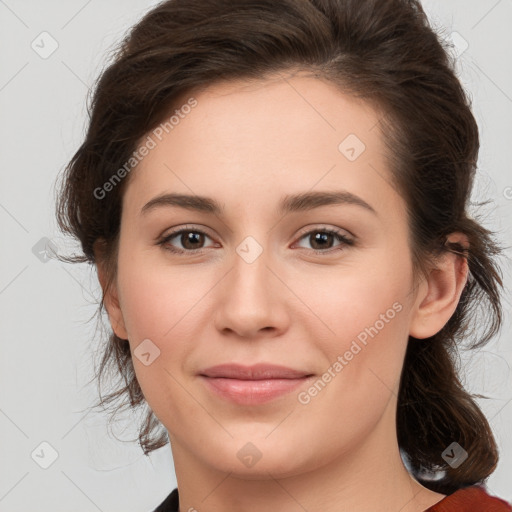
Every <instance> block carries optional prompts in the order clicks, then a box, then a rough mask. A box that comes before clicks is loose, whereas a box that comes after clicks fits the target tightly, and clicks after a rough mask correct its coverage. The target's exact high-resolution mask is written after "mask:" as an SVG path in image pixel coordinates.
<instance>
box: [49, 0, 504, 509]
mask: <svg viewBox="0 0 512 512" xmlns="http://www.w3.org/2000/svg"><path fill="white" fill-rule="evenodd" d="M478 148H479V139H478V128H477V125H476V122H475V119H474V117H473V115H472V113H471V110H470V106H469V102H468V99H467V97H466V95H465V93H464V91H463V89H462V87H461V84H460V83H459V81H458V79H457V78H456V76H455V74H454V71H453V69H452V63H451V61H450V60H449V58H448V56H447V53H446V50H445V49H444V48H443V46H442V44H441V43H440V41H439V39H438V37H437V36H436V34H435V33H434V32H433V30H432V29H431V28H430V26H429V24H428V21H427V19H426V16H425V14H424V12H423V10H422V8H421V5H420V4H419V2H418V1H415V0H408V1H406V0H390V1H388V2H382V1H380V0H364V1H361V0H308V1H306V0H300V1H297V0H285V1H281V2H274V1H270V0H257V1H249V0H237V1H235V2H233V1H230V2H226V1H224V0H208V1H207V0H171V1H167V2H164V3H161V4H160V5H159V6H157V7H156V8H154V9H153V10H152V11H151V12H149V13H148V14H147V15H146V16H145V17H144V18H143V19H142V20H141V21H140V22H139V23H138V24H137V25H136V26H135V27H134V28H133V30H131V32H130V34H129V35H128V37H127V38H126V39H125V40H124V41H123V43H122V44H121V46H120V49H119V51H118V53H117V54H116V56H115V60H114V62H113V63H112V64H111V65H110V67H108V68H107V69H106V70H105V72H104V73H103V75H102V77H101V79H100V80H99V82H98V84H97V87H96V91H95V95H94V98H93V102H92V106H91V119H90V124H89V128H88V132H87V136H86V139H85V141H84V143H83V144H82V146H81V147H80V149H79V150H78V151H77V153H76V154H75V156H74V157H73V159H72V161H71V162H70V164H69V166H68V168H67V172H66V175H65V181H64V184H63V188H62V193H61V196H60V199H59V204H58V219H59V223H60V226H61V228H62V229H63V230H64V231H66V232H68V233H70V234H72V235H74V236H75V237H77V238H78V239H79V240H80V241H81V244H82V247H83V251H84V256H83V257H82V258H77V261H88V262H91V263H93V264H95V265H96V267H97V270H98V277H99V280H100V283H101V286H102V289H103V300H102V303H101V306H102V307H103V306H104V307H105V309H106V311H107V313H108V316H109V320H110V324H111V326H112V330H113V333H112V335H111V337H110V340H109V343H108V345H107V346H106V348H105V354H104V358H103V361H102V365H101V368H100V372H99V377H100V378H101V376H102V375H103V374H105V373H108V372H107V371H108V370H109V369H110V368H111V365H113V370H114V371H118V372H120V374H121V376H122V377H123V378H124V380H125V382H126V386H125V387H123V388H122V389H118V390H115V391H114V392H113V393H112V394H110V395H109V396H108V397H106V398H105V399H104V403H106V402H108V401H110V400H113V399H114V398H117V397H119V396H123V395H124V396H126V397H127V398H128V399H129V403H130V405H131V406H132V407H137V406H140V405H144V404H148V406H149V408H150V410H149V412H148V414H147V417H146V421H145V424H144V425H142V426H141V431H140V437H139V440H140V444H141V446H142V448H143V450H144V452H145V453H146V454H148V453H150V452H151V451H152V450H155V449H157V448H159V447H161V446H164V445H165V444H166V443H167V442H168V441H170V443H171V448H172V453H173V461H174V466H175V470H176V477H177V482H178V488H177V489H175V490H174V491H173V492H172V493H171V494H170V495H169V496H168V498H167V499H166V500H165V501H164V503H161V504H160V506H158V508H157V509H156V511H157V512H162V511H178V510H179V511H181V512H184V511H193V510H197V511H203V510H204V511H223V512H230V511H240V510H244V511H262V510H265V511H267V510H279V511H281V512H288V511H296V510H310V511H312V510H322V511H340V510H346V511H351V512H359V511H370V510H372V511H373V510H375V511H376V510H386V511H394V510H396V511H401V512H416V511H424V510H431V511H447V510H479V511H482V510H493V511H494V510H496V511H501V510H503V511H505V510H512V508H511V507H510V506H509V505H508V504H506V503H505V502H504V501H502V500H499V499H498V498H495V497H491V496H489V494H488V493H487V492H486V490H485V487H484V482H485V479H486V478H487V477H488V476H489V475H490V474H491V473H492V471H493V470H494V469H495V467H496V464H497V459H498V454H497V447H496V444H495V441H494V438H493V435H492V432H491V429H490V427H489V424H488V422H487V420H486V419H485V417H484V415H483V414H482V412H481V411H480V409H479V408H478V406H477V405H476V403H475V402H474V400H473V398H472V397H471V395H470V394H468V393H467V392H466V391H465V390H464V388H463V386H462V385H461V383H460V381H459V379H458V376H457V373H456V371H455V368H454V363H453V360H452V357H453V353H454V349H455V348H456V346H457V344H459V343H461V342H463V341H464V342H467V343H470V344H472V345H473V347H474V348H479V347H481V346H482V345H483V344H484V343H485V342H486V341H488V340H489V339H490V338H491V337H492V336H493V335H494V334H496V333H497V332H498V329H499V327H500V324H501V317H502V312H501V305H500V287H501V286H502V281H501V277H500V271H499V268H498V266H497V264H496V262H495V259H494V258H495V256H497V255H498V254H499V252H500V248H499V246H498V244H497V243H496V242H495V241H494V240H493V237H492V233H491V232H489V231H488V230H486V229H485V228H484V227H483V226H481V225H480V224H479V223H478V222H477V221H476V220H474V219H473V218H472V217H471V216H470V213H469V212H468V211H467V205H468V201H469V197H470V192H471V187H472V183H473V178H474V173H475V169H476V162H477V156H478ZM477 304H481V305H482V307H483V308H484V311H488V312H489V314H488V321H489V322H488V329H487V330H486V332H484V333H483V335H482V334H480V335H479V336H476V335H475V337H471V330H470V328H469V327H470V325H471V323H470V320H471V319H472V318H474V311H475V307H476V305H477ZM161 425H163V427H165V430H162V429H159V427H160V426H161ZM178 490H179V500H178Z"/></svg>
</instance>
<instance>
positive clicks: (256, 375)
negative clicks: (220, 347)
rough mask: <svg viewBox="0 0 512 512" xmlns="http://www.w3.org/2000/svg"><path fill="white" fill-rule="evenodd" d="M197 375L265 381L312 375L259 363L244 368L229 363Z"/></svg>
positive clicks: (207, 369)
mask: <svg viewBox="0 0 512 512" xmlns="http://www.w3.org/2000/svg"><path fill="white" fill-rule="evenodd" d="M199 375H203V376H205V377H218V378H219V377H220V378H226V379H240V380H266V379H300V378H303V377H309V376H310V375H312V374H311V373H308V372H305V371H301V370H294V369H293V368H288V367H286V366H279V365H275V364H266V363H259V364H255V365H252V366H244V365H240V364H233V363H229V364H219V365H217V366H211V367H210V368H206V369H205V370H202V371H201V372H199Z"/></svg>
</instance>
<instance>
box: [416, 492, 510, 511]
mask: <svg viewBox="0 0 512 512" xmlns="http://www.w3.org/2000/svg"><path fill="white" fill-rule="evenodd" d="M511 511H512V506H510V504H509V503H507V502H506V501H503V500H501V499H499V498H495V497H494V496H489V494H487V492H485V490H484V489H483V488H482V487H479V486H473V487H467V488H466V489H459V490H458V491H457V492H454V493H453V494H450V495H449V496H446V498H443V499H442V500H441V501H439V502H438V503H436V504H435V505H434V506H432V507H430V508H428V509H427V510H426V511H425V512H511Z"/></svg>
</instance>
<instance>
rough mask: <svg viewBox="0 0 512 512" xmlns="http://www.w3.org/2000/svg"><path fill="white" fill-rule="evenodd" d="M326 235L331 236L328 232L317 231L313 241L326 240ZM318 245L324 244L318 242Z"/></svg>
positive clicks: (322, 245)
mask: <svg viewBox="0 0 512 512" xmlns="http://www.w3.org/2000/svg"><path fill="white" fill-rule="evenodd" d="M328 237H332V235H331V234H329V233H317V234H316V235H315V243H317V242H318V241H322V240H323V241H326V239H327V238H328ZM320 246H321V247H324V246H325V244H320Z"/></svg>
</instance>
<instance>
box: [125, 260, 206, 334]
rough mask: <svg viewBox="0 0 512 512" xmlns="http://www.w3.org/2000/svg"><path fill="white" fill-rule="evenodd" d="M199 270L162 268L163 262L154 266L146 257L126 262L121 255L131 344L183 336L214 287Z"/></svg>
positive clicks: (168, 265)
mask: <svg viewBox="0 0 512 512" xmlns="http://www.w3.org/2000/svg"><path fill="white" fill-rule="evenodd" d="M197 268H198V267H194V266H191V267H189V268H188V269H185V268H184V267H183V266H181V267H180V266H176V265H174V266H172V265H171V264H165V265H162V264H161V261H160V263H159V264H152V263H151V258H146V259H145V258H144V255H143V254H142V255H141V257H139V258H137V257H135V256H134V257H131V258H124V259H123V258H122V255H121V254H120V258H119V272H118V279H119V289H120V302H121V309H122V312H123V318H124V320H125V325H126V329H127V331H128V335H129V339H130V341H131V342H133V343H134V344H137V343H139V342H140V341H142V339H144V338H149V339H153V338H154V339H155V341H156V340H158V341H160V342H162V341H163V340H164V338H169V337H170V338H175V337H176V334H177V333H180V335H181V336H180V337H182V335H183V334H184V331H185V330H187V326H190V325H191V322H192V319H193V317H194V315H195V314H197V311H195V309H196V306H197V305H198V304H199V303H200V301H201V299H203V298H204V297H205V295H206V294H207V292H208V290H209V288H210V287H211V285H210V286H209V284H208V283H209V281H208V280H207V279H206V276H205V275H204V273H203V275H201V274H199V273H198V270H197ZM189 329H190V327H189ZM158 341H156V342H157V343H158Z"/></svg>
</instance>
